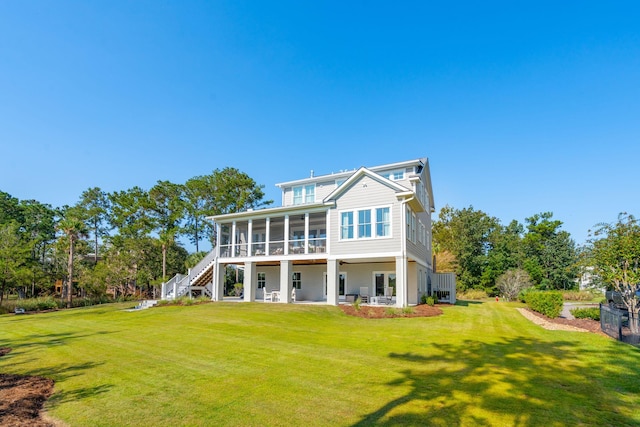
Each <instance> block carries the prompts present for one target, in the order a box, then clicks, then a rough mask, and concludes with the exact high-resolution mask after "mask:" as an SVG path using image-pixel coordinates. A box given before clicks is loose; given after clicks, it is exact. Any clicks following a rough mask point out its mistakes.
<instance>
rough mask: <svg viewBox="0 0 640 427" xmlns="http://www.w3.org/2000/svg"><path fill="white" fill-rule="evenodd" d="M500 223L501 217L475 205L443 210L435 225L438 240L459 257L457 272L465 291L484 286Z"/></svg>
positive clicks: (436, 241) (437, 241)
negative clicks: (493, 240)
mask: <svg viewBox="0 0 640 427" xmlns="http://www.w3.org/2000/svg"><path fill="white" fill-rule="evenodd" d="M499 226H500V223H499V221H498V219H497V218H494V217H490V216H489V215H487V214H486V213H484V212H482V211H477V210H474V209H473V207H472V206H470V207H468V208H465V209H462V210H459V209H454V208H452V207H450V206H445V207H444V208H442V209H441V211H440V214H439V217H438V220H437V221H435V222H434V225H433V238H434V242H435V243H436V244H437V245H438V246H439V247H440V248H442V249H443V250H448V251H450V252H451V253H452V254H453V255H454V256H455V258H456V261H457V266H456V275H457V277H458V281H459V285H460V288H461V289H462V290H466V289H470V288H480V287H481V277H482V272H483V270H484V268H485V267H486V264H487V259H488V253H489V250H490V248H491V235H492V234H493V233H494V232H495V230H496V229H498V228H499Z"/></svg>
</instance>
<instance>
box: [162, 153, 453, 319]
mask: <svg viewBox="0 0 640 427" xmlns="http://www.w3.org/2000/svg"><path fill="white" fill-rule="evenodd" d="M277 186H278V187H279V188H280V189H281V190H282V206H281V207H275V208H267V209H260V210H248V211H245V212H238V213H233V214H225V215H217V216H214V217H212V218H211V219H212V220H213V221H214V223H215V226H216V231H217V244H216V246H215V248H214V250H213V251H212V252H211V253H210V254H209V255H207V257H206V258H205V259H204V260H203V261H201V262H200V264H198V266H196V267H195V268H194V269H192V270H191V271H190V272H189V274H187V275H186V276H181V275H179V276H176V277H174V278H173V279H171V281H169V282H167V283H166V284H164V285H163V291H162V296H163V298H173V297H174V296H175V295H177V296H180V295H184V294H186V293H189V295H193V294H194V293H201V294H204V295H207V296H211V297H212V299H213V300H216V301H220V300H222V299H223V298H224V277H225V275H224V272H225V267H226V266H227V265H235V266H237V267H239V268H244V296H243V298H244V301H255V300H264V299H265V297H267V296H268V297H269V299H270V300H273V298H274V297H275V296H276V295H277V298H278V300H279V301H280V302H292V301H293V300H294V299H295V301H319V302H326V304H331V305H337V304H338V303H339V302H341V301H351V300H353V299H355V298H357V296H358V295H362V296H364V295H368V296H369V302H370V303H376V302H379V301H383V300H384V301H385V302H389V301H391V302H392V303H393V304H394V305H396V306H398V307H406V306H408V305H413V304H417V303H419V302H420V298H421V296H422V295H423V294H428V295H431V294H433V293H437V295H438V296H439V298H440V299H444V300H446V301H448V302H451V303H454V302H455V280H454V279H453V278H452V275H450V274H448V275H437V274H435V273H433V266H432V253H431V213H432V212H434V209H435V206H434V201H433V190H432V186H431V175H430V171H429V163H428V160H427V159H425V158H423V159H416V160H410V161H406V162H400V163H392V164H387V165H382V166H376V167H370V168H365V167H361V168H360V169H357V170H352V171H341V172H338V173H332V174H330V175H322V176H314V175H313V172H312V173H311V176H310V177H308V178H304V179H299V180H296V181H289V182H284V183H281V184H277ZM274 291H275V293H274ZM390 292H392V299H391V300H390V299H389V297H391V295H389V294H390Z"/></svg>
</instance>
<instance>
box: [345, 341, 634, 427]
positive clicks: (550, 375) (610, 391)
mask: <svg viewBox="0 0 640 427" xmlns="http://www.w3.org/2000/svg"><path fill="white" fill-rule="evenodd" d="M577 346H579V344H576V343H574V342H569V341H551V342H543V341H539V340H535V339H531V338H523V337H517V338H512V339H505V340H503V341H499V342H495V343H484V342H478V341H465V342H463V343H460V344H438V343H436V344H433V345H432V349H431V351H430V352H429V355H427V356H425V355H422V354H417V353H403V354H398V353H390V354H389V358H390V359H391V360H397V361H401V362H402V365H403V366H406V365H407V363H405V362H409V366H411V368H409V369H405V370H402V371H400V372H399V374H400V375H401V376H400V378H399V379H397V380H394V381H392V382H390V383H388V386H389V387H390V388H395V387H398V388H400V389H402V390H405V389H408V390H409V391H408V392H406V393H405V394H402V395H401V396H399V397H396V398H394V399H392V400H390V401H388V402H387V403H386V404H384V405H383V406H381V407H380V408H378V409H377V410H375V411H373V412H371V413H368V414H365V415H363V416H362V418H361V419H360V421H358V422H357V423H355V424H353V425H354V426H358V427H362V426H369V425H381V426H392V425H394V426H395V425H447V426H448V425H478V426H483V425H505V423H506V425H518V426H532V427H533V426H548V425H557V424H558V423H562V424H563V425H636V424H637V421H638V420H637V419H632V418H631V416H630V415H629V414H626V415H625V413H624V411H619V410H618V405H619V404H620V402H619V401H618V399H617V396H616V393H615V392H614V390H615V391H616V392H622V393H624V394H625V395H631V396H633V395H637V393H638V392H639V391H640V384H638V381H629V380H626V379H625V378H624V376H625V375H624V373H623V372H622V371H620V370H617V369H610V370H608V371H602V370H601V369H600V368H601V365H600V363H599V361H600V360H601V357H602V354H598V353H600V351H595V350H593V348H591V350H589V349H587V348H577ZM619 350H620V348H619V347H617V346H616V347H611V348H608V349H607V350H605V353H606V352H607V351H609V352H610V355H611V356H614V355H615V357H616V358H618V359H614V360H620V359H619V356H620V355H619ZM577 351H578V352H579V351H585V352H591V353H592V354H588V355H586V356H587V357H583V358H582V362H581V363H574V360H573V358H574V357H575V354H576V352H577ZM627 356H628V357H627V358H626V359H627V362H628V363H634V365H633V366H635V368H632V372H630V373H629V374H630V375H631V376H632V377H633V378H634V379H637V378H639V375H640V353H638V354H632V353H630V354H628V355H627ZM585 360H586V361H587V367H586V368H584V367H583V366H581V365H582V364H584V361H585ZM589 361H592V362H589ZM563 362H564V363H563ZM625 369H626V368H625ZM627 372H628V370H627ZM627 404H628V403H627ZM498 420H499V421H498Z"/></svg>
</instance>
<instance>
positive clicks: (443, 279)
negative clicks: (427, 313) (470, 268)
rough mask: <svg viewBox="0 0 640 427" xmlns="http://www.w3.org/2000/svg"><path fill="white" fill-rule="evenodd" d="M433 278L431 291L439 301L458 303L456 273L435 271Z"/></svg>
mask: <svg viewBox="0 0 640 427" xmlns="http://www.w3.org/2000/svg"><path fill="white" fill-rule="evenodd" d="M431 280H432V282H431V293H432V295H435V296H437V297H438V301H440V302H448V303H449V304H455V303H456V275H455V273H433V274H432V275H431Z"/></svg>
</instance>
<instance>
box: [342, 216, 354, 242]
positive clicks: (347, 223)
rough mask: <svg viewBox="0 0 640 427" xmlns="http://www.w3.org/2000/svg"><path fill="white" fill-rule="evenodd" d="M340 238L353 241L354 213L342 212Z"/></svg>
mask: <svg viewBox="0 0 640 427" xmlns="http://www.w3.org/2000/svg"><path fill="white" fill-rule="evenodd" d="M340 238H341V239H353V212H342V214H341V215H340Z"/></svg>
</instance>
